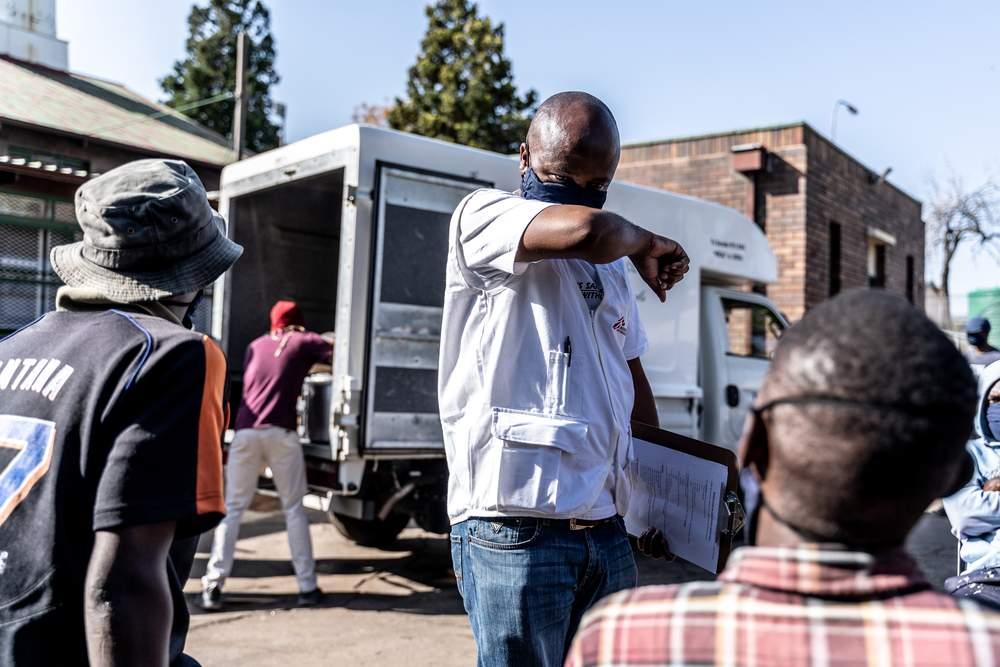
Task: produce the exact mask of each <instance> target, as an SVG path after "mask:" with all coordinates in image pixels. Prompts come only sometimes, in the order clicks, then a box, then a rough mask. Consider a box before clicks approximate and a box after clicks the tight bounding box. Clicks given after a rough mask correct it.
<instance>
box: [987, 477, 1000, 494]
mask: <svg viewBox="0 0 1000 667" xmlns="http://www.w3.org/2000/svg"><path fill="white" fill-rule="evenodd" d="M983 491H1000V477H994V478H993V479H990V480H987V481H986V483H985V484H983Z"/></svg>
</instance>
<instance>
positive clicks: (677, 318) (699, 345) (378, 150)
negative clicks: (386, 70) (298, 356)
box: [212, 125, 786, 544]
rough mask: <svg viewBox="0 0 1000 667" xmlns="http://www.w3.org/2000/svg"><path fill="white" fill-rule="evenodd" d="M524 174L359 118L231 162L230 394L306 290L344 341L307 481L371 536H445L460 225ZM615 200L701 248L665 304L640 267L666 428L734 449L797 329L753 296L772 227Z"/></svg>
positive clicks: (644, 192) (312, 426)
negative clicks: (444, 406) (481, 198)
mask: <svg viewBox="0 0 1000 667" xmlns="http://www.w3.org/2000/svg"><path fill="white" fill-rule="evenodd" d="M518 184H519V173H518V167H517V162H516V160H514V159H513V158H511V157H509V156H503V155H499V154H496V153H490V152H487V151H482V150H478V149H474V148H468V147H464V146H458V145H455V144H449V143H445V142H441V141H435V140H431V139H426V138H423V137H417V136H413V135H408V134H405V133H401V132H395V131H392V130H386V129H381V128H374V127H369V126H363V125H350V126H347V127H344V128H340V129H337V130H332V131H330V132H325V133H323V134H319V135H316V136H313V137H310V138H307V139H304V140H302V141H299V142H296V143H293V144H289V145H287V146H282V147H280V148H277V149H275V150H272V151H268V152H266V153H262V154H260V155H256V156H253V157H251V158H248V159H246V160H242V161H240V162H237V163H235V164H232V165H230V166H228V167H226V168H225V169H224V170H223V173H222V181H221V191H220V209H221V211H222V213H223V215H225V216H226V218H227V219H228V221H229V229H230V235H231V236H232V237H233V239H234V240H235V241H237V242H238V243H240V244H242V245H243V246H244V248H245V252H244V256H243V258H242V259H241V260H240V262H238V263H237V265H236V266H235V267H234V269H233V270H232V271H231V272H230V273H228V274H227V275H225V276H223V277H222V278H220V279H219V281H218V283H217V284H216V285H215V288H214V294H213V317H212V331H213V334H214V335H215V336H216V337H217V338H218V339H219V340H221V342H222V345H223V348H224V349H225V351H226V353H227V357H228V358H229V363H230V381H231V386H232V391H231V392H230V393H231V395H232V396H233V397H234V398H235V400H238V397H239V396H240V382H241V377H242V371H243V368H242V360H243V354H244V351H245V349H246V346H247V345H248V344H249V342H250V341H251V340H253V338H255V337H256V336H258V335H260V334H262V333H264V332H265V331H266V329H267V326H268V322H267V311H268V309H269V307H270V306H271V304H272V303H273V302H274V301H276V300H278V299H281V298H291V299H294V300H296V301H297V302H298V303H299V305H300V307H301V308H302V310H303V312H304V314H305V317H306V322H307V325H308V326H309V328H310V329H313V330H316V331H320V332H332V333H333V334H334V335H335V338H336V344H335V348H334V357H333V364H332V369H331V371H330V372H329V373H324V374H318V375H316V376H313V377H311V378H309V379H308V380H307V381H306V385H305V387H304V393H303V399H302V401H301V410H300V416H301V425H300V435H301V440H302V446H303V453H304V454H305V456H306V463H307V471H308V477H309V483H310V486H311V488H312V489H313V491H314V492H316V493H318V494H320V495H321V497H322V498H323V501H324V503H325V504H326V506H327V507H328V508H329V512H330V515H331V519H332V521H333V522H334V524H335V525H336V526H337V527H338V529H340V530H341V532H343V533H344V534H345V535H347V536H348V537H350V538H352V539H354V540H356V541H358V542H360V543H365V544H383V543H386V542H388V541H391V540H392V539H394V538H395V536H396V535H397V534H398V533H399V531H401V530H402V528H403V527H405V525H407V523H408V522H409V521H410V520H411V519H413V520H415V521H416V522H417V523H418V524H419V525H420V526H421V527H423V528H425V529H426V530H429V531H432V532H446V531H447V529H448V520H447V516H446V512H445V493H446V488H447V468H446V465H445V461H444V451H443V443H442V436H441V425H440V421H439V417H438V407H437V365H438V342H439V339H440V333H441V313H442V305H443V297H444V280H445V263H446V257H447V252H448V227H449V221H450V218H451V214H452V212H453V211H454V210H455V208H456V206H457V205H458V203H459V202H460V201H461V200H462V198H463V197H465V196H466V195H467V194H468V193H470V192H472V191H473V190H475V189H478V188H484V187H496V188H502V189H505V190H515V189H517V187H518ZM606 208H607V209H609V210H612V211H615V212H617V213H620V214H622V215H624V216H625V217H626V218H628V219H630V220H632V221H634V222H635V223H636V224H639V225H641V226H643V227H646V228H648V229H650V230H652V231H655V232H657V233H660V234H664V235H666V236H670V237H672V238H676V239H677V240H678V241H680V242H681V243H682V244H683V245H684V246H685V248H686V249H687V251H688V253H689V255H690V256H691V261H692V263H691V271H690V273H689V274H688V276H687V278H686V279H685V280H684V281H682V282H681V283H679V284H678V285H677V286H676V287H675V288H674V289H673V290H671V292H670V293H669V294H668V300H667V304H666V305H663V304H660V303H659V301H658V300H657V299H656V298H655V296H654V295H653V294H652V293H651V292H649V291H648V288H646V287H645V285H644V284H643V283H642V282H641V281H640V280H639V278H638V275H637V274H636V275H633V279H634V282H635V284H634V287H635V292H636V295H637V298H638V300H639V307H640V313H641V316H642V319H643V322H644V324H645V326H646V330H647V333H648V335H649V339H650V349H649V352H648V353H647V355H645V356H644V357H643V364H644V366H645V368H646V371H647V376H648V377H649V378H650V383H651V386H652V387H653V391H654V395H655V396H656V401H657V409H658V412H659V416H660V421H661V425H662V426H663V427H664V428H668V429H671V430H675V431H678V432H680V433H684V434H686V435H692V436H695V437H701V438H703V439H706V440H709V441H711V442H715V443H717V444H720V445H723V446H727V447H735V445H736V442H737V439H738V437H739V433H740V431H741V429H742V422H743V419H744V417H745V414H746V411H747V410H748V409H749V406H750V404H751V402H752V401H753V397H754V396H755V394H756V391H757V390H758V388H759V385H760V381H761V380H762V378H763V375H764V372H766V368H767V363H768V357H769V354H770V351H771V349H772V348H773V345H774V343H775V342H776V340H777V338H778V337H780V334H781V330H782V329H783V328H784V327H785V325H786V323H785V320H784V318H782V317H781V315H780V313H778V312H777V310H776V309H775V308H774V306H773V304H772V303H771V302H770V301H768V300H767V298H766V297H764V296H763V295H761V294H759V293H755V292H753V291H752V288H753V287H754V286H760V285H763V284H766V283H767V282H770V281H773V280H774V279H775V277H776V271H777V268H776V260H775V257H774V255H773V253H772V252H771V251H770V248H769V247H768V246H767V241H766V238H765V237H764V235H763V233H762V232H761V231H760V229H759V228H758V227H757V226H756V225H755V224H754V223H753V222H752V221H750V220H749V219H747V218H745V217H744V216H742V215H740V214H739V213H737V212H736V211H733V210H732V209H728V208H725V207H722V206H719V205H717V204H713V203H709V202H705V201H702V200H698V199H694V198H691V197H684V196H680V195H676V194H673V193H669V192H666V191H662V190H654V189H651V188H644V187H640V186H633V185H628V184H621V183H615V184H613V185H612V187H611V189H610V192H609V197H608V202H607V206H606Z"/></svg>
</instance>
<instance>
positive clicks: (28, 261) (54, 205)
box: [0, 190, 212, 335]
mask: <svg viewBox="0 0 1000 667" xmlns="http://www.w3.org/2000/svg"><path fill="white" fill-rule="evenodd" d="M81 238H83V233H82V232H81V231H80V228H79V227H78V226H77V223H76V212H75V209H74V206H73V202H71V201H66V200H63V199H52V198H47V197H39V196H35V195H26V194H22V193H19V192H10V191H5V190H0V335H3V334H4V333H7V332H10V331H14V330H15V329H19V328H20V327H23V326H24V325H26V324H29V323H31V322H33V321H34V320H36V319H38V318H39V317H41V316H42V315H43V314H45V313H47V312H48V311H50V310H53V309H54V308H55V302H56V290H58V289H59V287H60V286H62V281H61V280H59V276H57V275H56V274H55V272H54V271H53V270H52V266H51V265H50V264H49V251H50V250H51V249H52V248H53V246H57V245H62V244H64V243H72V242H73V241H79V240H80V239H81ZM205 292H206V293H205V298H204V300H203V301H202V303H201V306H200V307H199V308H198V310H197V312H196V313H195V317H194V324H195V329H197V330H198V331H201V332H204V333H209V332H210V331H209V330H210V328H211V319H212V288H211V287H209V288H208V289H207V290H206V291H205Z"/></svg>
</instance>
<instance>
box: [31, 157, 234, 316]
mask: <svg viewBox="0 0 1000 667" xmlns="http://www.w3.org/2000/svg"><path fill="white" fill-rule="evenodd" d="M76 218H77V221H78V222H79V223H80V228H81V229H83V240H82V241H79V242H77V243H70V244H67V245H61V246H56V247H54V248H52V253H51V255H50V259H51V262H52V268H53V270H55V272H56V274H57V275H58V276H59V277H60V278H62V280H63V282H65V283H66V284H67V285H69V286H71V287H89V288H92V289H96V290H98V291H99V292H101V293H102V294H104V295H105V296H107V297H109V298H111V299H113V300H115V301H119V302H122V303H132V302H136V301H155V300H157V299H161V298H164V297H167V296H173V295H177V294H185V293H188V292H196V291H198V290H200V289H202V288H204V287H207V286H209V285H211V284H212V283H213V282H214V281H215V279H216V278H218V277H219V276H220V275H222V274H223V273H225V272H226V270H227V269H229V267H231V266H232V265H233V264H234V263H235V262H236V260H237V259H239V257H240V255H242V254H243V247H242V246H240V245H239V244H237V243H234V242H233V241H231V240H229V239H228V238H227V237H226V231H225V229H226V222H225V220H224V219H223V218H222V216H221V215H219V214H218V213H216V212H215V210H213V209H212V207H211V206H210V205H209V203H208V196H207V194H206V193H205V186H204V185H202V183H201V179H199V178H198V175H197V174H196V173H195V172H194V170H193V169H192V168H191V167H190V166H188V165H187V163H185V162H183V161H181V160H159V159H153V160H136V161H134V162H129V163H127V164H123V165H122V166H120V167H117V168H115V169H112V170H111V171H109V172H107V173H105V174H102V175H101V176H98V177H97V178H95V179H93V180H92V181H88V182H86V183H84V184H83V185H82V186H80V188H79V189H78V190H77V191H76Z"/></svg>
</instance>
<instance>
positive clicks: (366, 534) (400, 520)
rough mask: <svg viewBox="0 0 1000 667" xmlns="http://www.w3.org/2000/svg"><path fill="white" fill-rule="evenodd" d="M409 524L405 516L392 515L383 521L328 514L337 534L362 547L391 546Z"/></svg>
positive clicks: (335, 513)
mask: <svg viewBox="0 0 1000 667" xmlns="http://www.w3.org/2000/svg"><path fill="white" fill-rule="evenodd" d="M409 522H410V517H409V515H407V514H399V513H393V514H390V515H389V518H387V519H386V520H385V521H381V520H379V519H371V520H365V519H357V518H355V517H353V516H348V515H346V514H340V513H339V512H330V523H332V524H333V527H334V528H336V529H337V532H338V533H340V534H341V535H343V536H344V537H346V538H347V539H349V540H351V541H352V542H354V543H356V544H359V545H361V546H363V547H384V546H387V545H389V544H392V543H393V542H394V541H395V539H396V537H397V536H398V535H399V534H400V533H401V532H403V529H404V528H406V524H408V523H409Z"/></svg>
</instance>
